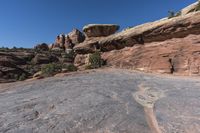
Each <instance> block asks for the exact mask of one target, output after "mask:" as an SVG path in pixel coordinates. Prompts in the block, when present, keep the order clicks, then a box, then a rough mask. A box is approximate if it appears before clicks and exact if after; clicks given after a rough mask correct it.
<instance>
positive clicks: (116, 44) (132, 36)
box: [74, 3, 200, 75]
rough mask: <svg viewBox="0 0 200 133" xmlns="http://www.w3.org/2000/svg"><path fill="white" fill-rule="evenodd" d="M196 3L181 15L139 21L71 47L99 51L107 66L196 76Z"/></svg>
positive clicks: (199, 65)
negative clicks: (132, 25) (127, 27)
mask: <svg viewBox="0 0 200 133" xmlns="http://www.w3.org/2000/svg"><path fill="white" fill-rule="evenodd" d="M197 5H198V3H195V4H193V5H192V6H189V7H187V8H184V9H183V10H182V12H183V14H182V15H181V14H180V15H179V16H176V17H173V18H170V19H168V18H164V19H161V20H158V21H155V22H150V23H146V24H142V25H139V26H136V27H133V28H130V29H127V30H124V31H122V32H119V33H116V34H112V35H109V36H107V37H92V38H89V39H86V40H85V41H84V42H83V43H80V44H79V45H77V46H75V47H74V50H75V52H76V53H78V54H80V55H81V54H89V53H93V52H94V51H96V50H99V51H101V52H102V57H103V59H105V60H106V61H107V65H109V66H113V67H118V68H129V69H137V70H142V71H145V72H159V73H168V74H178V75H199V74H200V58H199V53H200V45H199V44H200V19H199V18H200V12H199V11H196V10H194V9H196V7H197ZM189 9H190V10H189ZM191 10H192V11H191ZM193 10H194V11H193ZM189 11H190V12H189ZM80 55H78V56H77V57H80ZM75 60H76V59H75Z"/></svg>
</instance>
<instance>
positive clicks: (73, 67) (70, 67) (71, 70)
mask: <svg viewBox="0 0 200 133" xmlns="http://www.w3.org/2000/svg"><path fill="white" fill-rule="evenodd" d="M62 68H65V69H67V70H68V71H70V72H74V71H77V70H78V69H77V67H76V66H74V64H69V65H63V67H62Z"/></svg>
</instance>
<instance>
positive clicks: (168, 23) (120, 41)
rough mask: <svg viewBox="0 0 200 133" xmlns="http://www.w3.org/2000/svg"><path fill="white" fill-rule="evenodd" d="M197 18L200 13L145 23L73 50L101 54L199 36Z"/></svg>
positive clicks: (83, 44) (82, 44)
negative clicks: (193, 35) (189, 36)
mask: <svg viewBox="0 0 200 133" xmlns="http://www.w3.org/2000/svg"><path fill="white" fill-rule="evenodd" d="M199 17H200V12H196V13H190V14H188V15H185V16H180V17H175V18H171V19H162V20H160V21H156V22H151V23H146V24H143V25H139V26H136V27H133V28H131V29H129V30H126V31H122V32H120V33H117V34H114V35H110V36H108V37H104V38H100V39H91V40H90V41H89V42H87V41H85V42H83V43H81V44H79V45H78V46H76V47H75V48H74V49H75V51H76V52H77V53H79V54H84V53H89V52H94V51H95V49H96V47H98V48H99V49H101V51H102V52H106V51H111V50H114V49H122V48H124V47H132V46H134V45H136V44H140V45H143V44H145V43H150V42H159V41H165V40H167V39H172V38H182V37H186V36H187V35H189V34H199V33H200V30H199V28H200V19H199Z"/></svg>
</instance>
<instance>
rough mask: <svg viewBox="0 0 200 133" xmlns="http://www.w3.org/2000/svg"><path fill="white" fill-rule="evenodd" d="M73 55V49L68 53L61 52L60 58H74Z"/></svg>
mask: <svg viewBox="0 0 200 133" xmlns="http://www.w3.org/2000/svg"><path fill="white" fill-rule="evenodd" d="M74 56H75V53H74V51H73V50H71V51H70V52H69V53H63V54H62V58H71V59H72V58H74Z"/></svg>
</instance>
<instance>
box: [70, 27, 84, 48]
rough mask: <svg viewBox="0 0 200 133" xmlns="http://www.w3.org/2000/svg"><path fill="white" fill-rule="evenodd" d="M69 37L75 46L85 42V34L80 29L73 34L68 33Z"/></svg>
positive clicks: (74, 30)
mask: <svg viewBox="0 0 200 133" xmlns="http://www.w3.org/2000/svg"><path fill="white" fill-rule="evenodd" d="M68 36H69V38H70V39H71V41H72V43H73V44H74V45H75V46H76V45H77V44H79V43H82V42H83V41H84V40H85V36H84V34H83V33H82V32H80V31H79V30H78V29H73V31H72V32H70V33H68Z"/></svg>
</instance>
